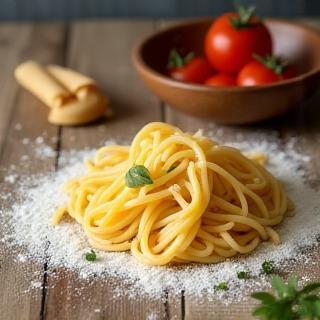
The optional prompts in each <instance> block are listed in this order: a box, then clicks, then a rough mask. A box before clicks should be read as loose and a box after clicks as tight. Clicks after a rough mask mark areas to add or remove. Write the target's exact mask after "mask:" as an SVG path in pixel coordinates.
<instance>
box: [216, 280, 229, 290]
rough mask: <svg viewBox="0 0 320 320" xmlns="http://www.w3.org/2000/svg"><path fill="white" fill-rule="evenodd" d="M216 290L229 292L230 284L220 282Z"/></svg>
mask: <svg viewBox="0 0 320 320" xmlns="http://www.w3.org/2000/svg"><path fill="white" fill-rule="evenodd" d="M214 288H215V289H216V290H224V291H226V290H229V288H228V284H227V283H226V282H220V283H219V284H218V285H216V286H214Z"/></svg>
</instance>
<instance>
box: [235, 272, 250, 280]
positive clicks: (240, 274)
mask: <svg viewBox="0 0 320 320" xmlns="http://www.w3.org/2000/svg"><path fill="white" fill-rule="evenodd" d="M237 277H238V279H249V278H250V272H246V271H240V272H238V273H237Z"/></svg>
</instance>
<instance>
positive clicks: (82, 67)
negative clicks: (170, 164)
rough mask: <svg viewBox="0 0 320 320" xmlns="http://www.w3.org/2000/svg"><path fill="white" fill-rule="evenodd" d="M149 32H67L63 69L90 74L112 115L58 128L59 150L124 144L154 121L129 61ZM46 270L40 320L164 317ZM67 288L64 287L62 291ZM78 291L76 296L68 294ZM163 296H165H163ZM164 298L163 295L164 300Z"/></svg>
mask: <svg viewBox="0 0 320 320" xmlns="http://www.w3.org/2000/svg"><path fill="white" fill-rule="evenodd" d="M152 30H153V22H152V21H150V22H125V21H109V22H85V23H77V24H74V25H73V26H72V28H71V33H70V42H69V53H68V59H67V65H68V66H70V67H72V68H74V69H76V70H79V71H81V72H83V73H85V74H88V75H90V76H92V77H93V78H94V79H96V80H97V82H98V83H99V84H100V85H101V87H102V89H103V90H104V91H105V92H106V93H107V95H108V96H109V97H110V100H111V104H112V107H113V110H114V112H115V117H114V118H113V119H110V120H101V121H98V122H97V123H95V124H92V125H88V126H86V127H77V128H63V130H62V135H61V150H62V151H65V150H70V149H73V148H76V149H83V148H86V147H90V148H97V147H99V146H101V144H103V142H104V141H105V140H107V139H116V140H117V141H118V142H120V143H123V142H124V141H130V140H131V139H132V137H133V135H134V134H135V133H136V132H137V131H138V130H139V129H140V128H141V127H142V126H143V125H144V124H146V123H147V122H149V121H155V120H160V117H161V113H160V104H159V102H158V100H157V99H156V98H155V97H153V96H152V95H150V94H149V93H148V92H147V91H146V89H144V87H143V86H142V83H141V82H140V81H139V80H138V79H137V76H136V74H135V72H134V71H133V68H132V66H131V62H130V51H131V48H132V46H133V44H134V42H135V41H136V40H137V39H138V38H140V37H141V36H143V35H145V34H147V33H149V32H151V31H152ZM53 271H54V270H53V269H52V268H50V267H49V273H48V294H47V297H46V304H45V306H46V308H45V309H46V319H70V320H72V319H80V318H81V319H129V318H130V319H147V318H148V316H150V315H153V314H155V315H157V316H159V317H160V319H165V318H166V306H165V303H164V301H162V299H158V300H157V299H148V300H146V299H145V298H136V299H134V300H130V299H129V298H127V297H125V296H120V297H117V298H114V297H113V295H114V293H115V291H114V289H113V287H112V286H111V282H112V283H113V285H114V284H115V285H116V286H122V284H121V281H119V280H116V279H110V284H109V283H106V282H105V281H103V282H102V281H99V279H92V282H91V284H90V286H88V285H87V282H85V281H83V280H81V279H79V278H78V277H77V275H73V274H71V273H69V272H68V271H66V270H56V274H55V275H54V276H51V272H53ZM68 288H70V289H68ZM77 288H80V292H81V294H80V295H74V294H73V292H74V291H75V290H77ZM164 295H165V293H164ZM164 298H165V296H164Z"/></svg>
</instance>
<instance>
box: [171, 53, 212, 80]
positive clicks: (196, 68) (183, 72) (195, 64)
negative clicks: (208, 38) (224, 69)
mask: <svg viewBox="0 0 320 320" xmlns="http://www.w3.org/2000/svg"><path fill="white" fill-rule="evenodd" d="M169 74H170V76H171V78H173V79H175V80H178V81H183V82H193V83H203V81H204V80H206V79H207V78H208V77H209V76H210V75H211V74H212V68H211V66H210V64H209V62H208V61H207V60H206V59H204V58H193V59H191V60H190V61H189V62H187V64H185V65H184V66H182V67H176V68H172V69H170V70H169Z"/></svg>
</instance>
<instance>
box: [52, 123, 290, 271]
mask: <svg viewBox="0 0 320 320" xmlns="http://www.w3.org/2000/svg"><path fill="white" fill-rule="evenodd" d="M258 156H259V157H258V158H259V159H254V157H251V159H250V156H249V155H247V156H244V155H243V154H241V152H240V151H239V150H237V149H235V148H231V147H226V146H220V145H218V144H217V143H215V142H213V141H211V140H210V139H208V138H206V137H204V136H202V134H201V132H197V133H196V134H194V135H191V134H189V133H184V132H182V131H181V130H180V129H178V128H176V127H174V126H171V125H169V124H165V123H160V122H155V123H150V124H148V125H146V126H145V127H144V128H142V129H141V131H140V132H138V134H137V135H136V137H135V138H134V140H133V142H132V144H131V146H106V147H103V148H101V149H99V150H98V151H97V153H96V155H95V158H94V159H93V160H91V161H87V163H86V165H87V169H88V173H87V174H86V175H84V176H82V177H79V178H76V179H73V180H71V181H70V182H68V183H67V185H66V192H67V193H68V195H69V200H68V203H67V205H66V206H65V207H63V208H61V209H59V210H58V211H57V213H56V214H55V216H54V217H53V223H54V224H56V223H58V222H59V221H60V220H61V219H62V217H63V215H64V214H65V213H68V214H69V215H70V216H71V217H72V218H74V219H75V220H76V221H77V222H78V223H80V224H81V225H82V226H83V229H84V232H85V233H86V235H87V236H88V240H89V242H90V244H91V245H92V246H93V247H95V248H97V249H101V250H106V251H125V250H131V252H132V254H133V255H134V256H135V257H136V258H137V259H138V260H139V261H141V262H143V263H145V264H150V265H165V264H168V263H170V262H200V263H215V262H219V261H222V260H223V259H225V258H228V257H232V256H235V255H236V254H239V253H240V254H246V253H250V252H252V251H253V250H254V249H255V248H256V247H257V246H258V245H259V243H260V242H261V241H267V240H271V241H272V242H273V243H275V244H277V243H279V242H280V238H279V235H278V234H277V232H276V231H275V230H274V229H273V226H275V225H278V224H279V223H280V222H281V221H282V220H283V218H284V216H285V214H286V212H287V211H288V206H289V200H288V197H287V195H286V194H285V192H284V190H283V188H282V186H281V184H280V183H279V182H278V181H277V180H276V179H275V178H274V177H273V176H272V175H271V174H270V173H269V172H268V171H267V170H266V169H265V168H264V167H263V166H262V165H261V164H259V162H261V155H258Z"/></svg>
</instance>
